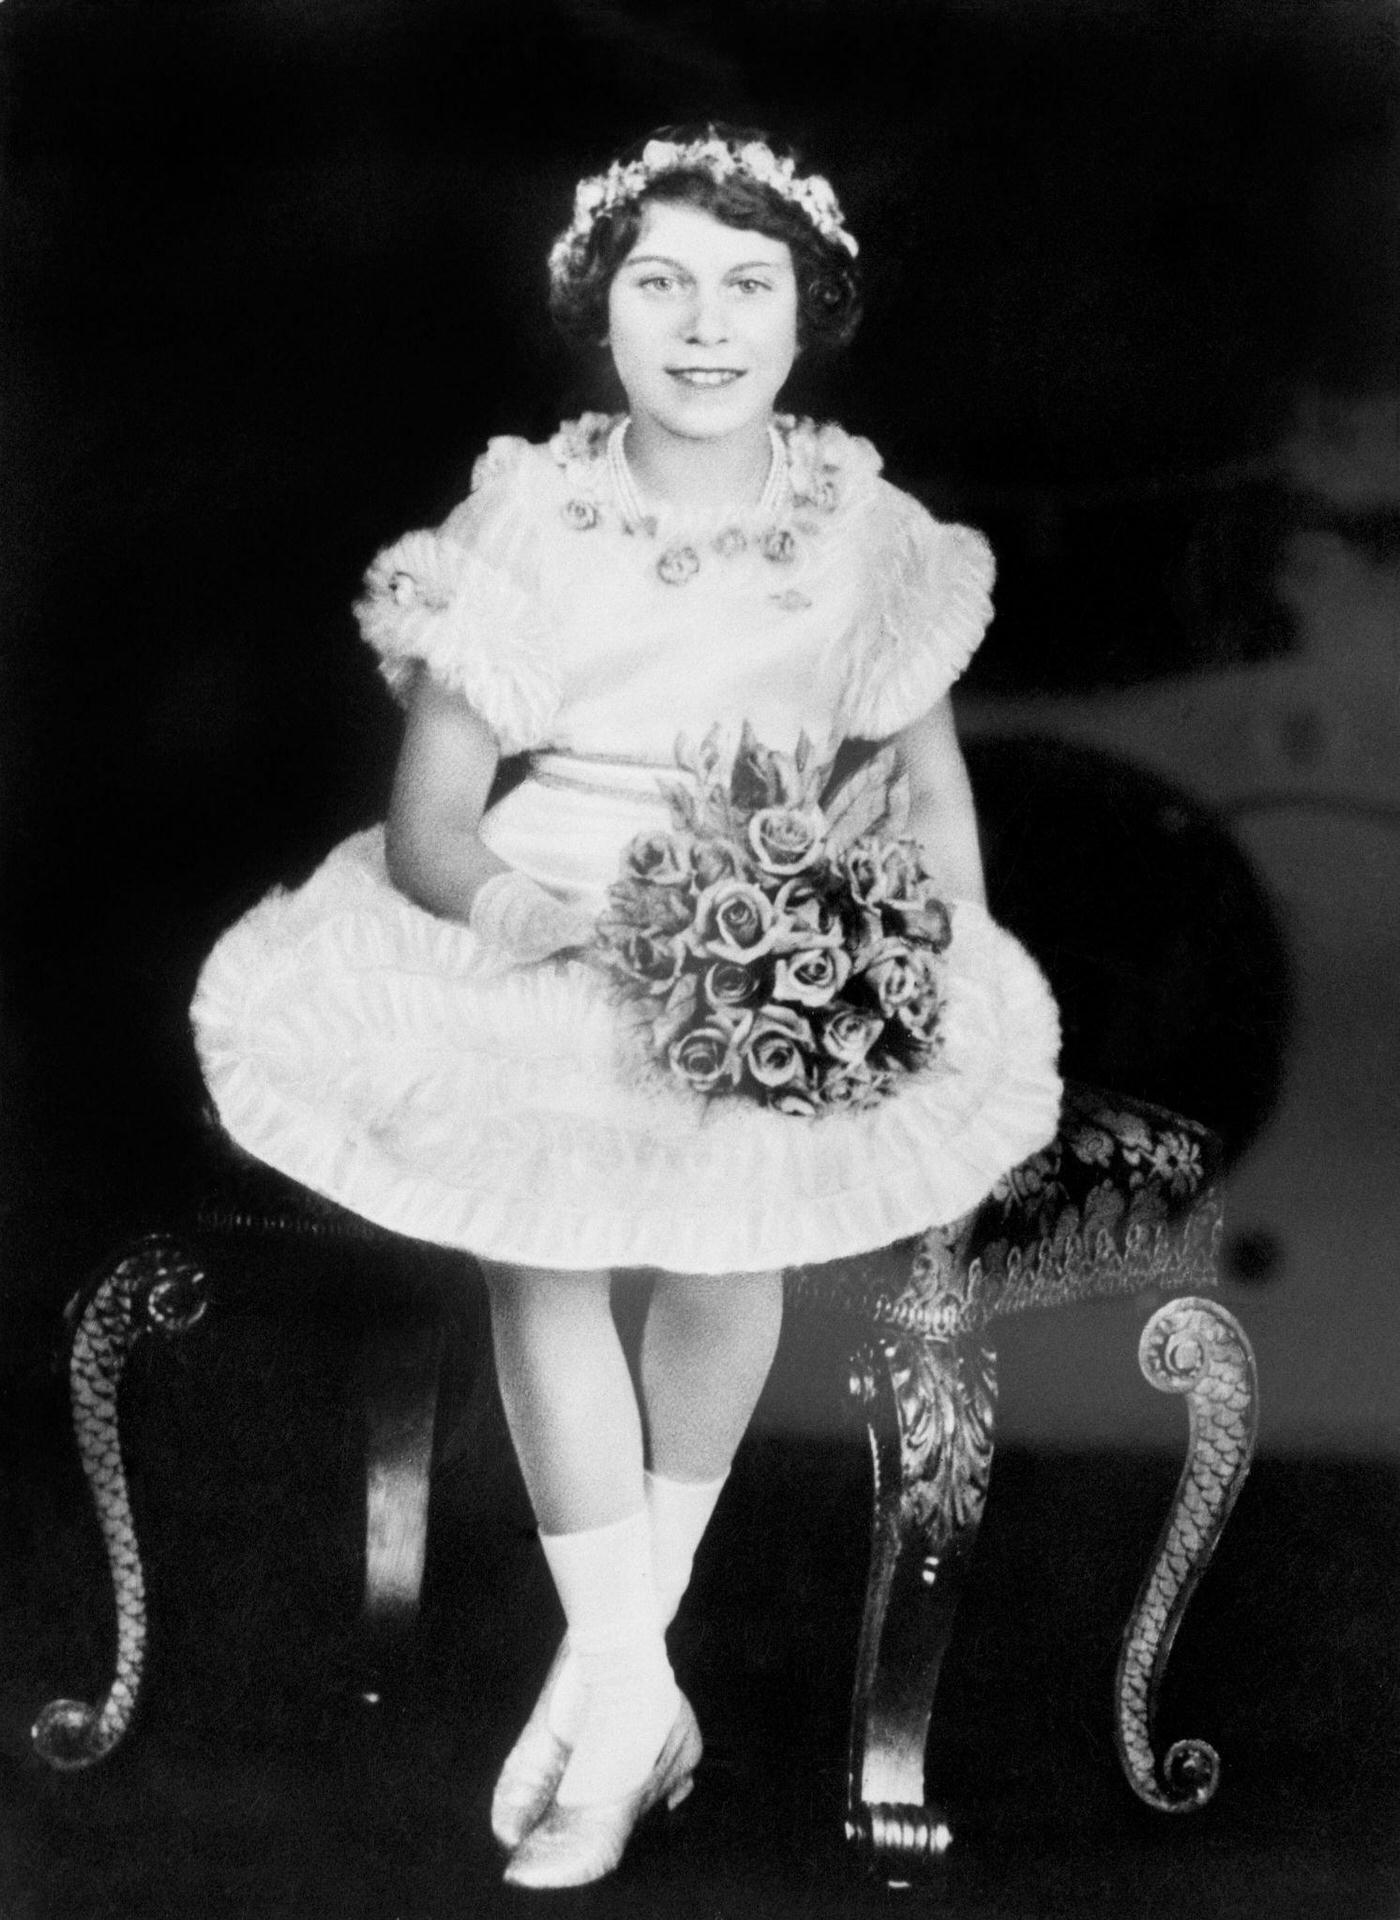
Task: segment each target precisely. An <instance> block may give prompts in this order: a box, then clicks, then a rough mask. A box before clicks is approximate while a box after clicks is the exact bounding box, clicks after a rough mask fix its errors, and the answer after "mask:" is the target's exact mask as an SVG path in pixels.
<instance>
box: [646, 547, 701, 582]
mask: <svg viewBox="0 0 1400 1920" xmlns="http://www.w3.org/2000/svg"><path fill="white" fill-rule="evenodd" d="M699 571H700V556H699V554H698V553H697V552H696V551H695V549H694V547H667V549H666V551H665V553H663V554H662V556H661V558H660V559H659V560H658V561H657V563H656V575H657V578H658V579H659V580H664V581H665V582H666V585H667V586H668V587H683V586H684V585H685V583H686V581H687V580H691V579H693V578H694V577H695V575H696V574H697V573H699Z"/></svg>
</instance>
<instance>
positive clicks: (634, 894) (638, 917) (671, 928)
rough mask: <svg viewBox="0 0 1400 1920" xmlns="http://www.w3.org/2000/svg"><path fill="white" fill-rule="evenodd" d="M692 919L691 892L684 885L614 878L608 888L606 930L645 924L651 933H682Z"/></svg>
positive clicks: (603, 925)
mask: <svg viewBox="0 0 1400 1920" xmlns="http://www.w3.org/2000/svg"><path fill="white" fill-rule="evenodd" d="M690 922H691V902H690V895H689V892H688V890H687V889H686V888H683V887H662V886H652V885H651V884H650V883H649V882H647V881H645V880H615V881H614V882H613V884H612V885H611V886H610V887H609V888H608V911H607V913H606V914H605V915H604V916H603V918H602V920H601V921H600V923H599V924H600V925H601V926H602V927H603V929H604V931H605V932H608V931H611V930H613V929H616V928H619V927H646V928H647V929H649V931H650V932H652V933H682V932H684V930H685V929H686V928H687V927H688V926H689V925H690Z"/></svg>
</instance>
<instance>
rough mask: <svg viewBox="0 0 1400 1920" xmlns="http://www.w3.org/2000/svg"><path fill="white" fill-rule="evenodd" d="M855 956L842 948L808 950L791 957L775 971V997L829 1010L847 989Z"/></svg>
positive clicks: (787, 957) (778, 965) (789, 955)
mask: <svg viewBox="0 0 1400 1920" xmlns="http://www.w3.org/2000/svg"><path fill="white" fill-rule="evenodd" d="M850 971H851V956H850V955H849V954H848V953H846V952H844V951H843V950H842V949H841V948H840V947H808V948H807V949H806V951H805V952H799V953H793V954H787V955H785V956H784V957H783V958H782V959H780V960H779V961H778V963H777V965H776V966H775V968H774V970H773V998H774V999H775V1000H793V1001H796V1003H797V1004H798V1006H801V1007H826V1006H830V1004H831V1002H832V1001H833V1000H834V999H835V998H836V996H837V994H838V993H839V992H840V991H841V989H842V987H844V986H845V984H846V980H847V977H848V975H849V974H850Z"/></svg>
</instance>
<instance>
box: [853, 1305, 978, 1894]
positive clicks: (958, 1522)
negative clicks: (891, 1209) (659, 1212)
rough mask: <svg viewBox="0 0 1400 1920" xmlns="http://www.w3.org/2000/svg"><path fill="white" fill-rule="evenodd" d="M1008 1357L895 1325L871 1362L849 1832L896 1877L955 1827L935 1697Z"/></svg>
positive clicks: (933, 1854)
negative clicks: (933, 1763) (933, 1768)
mask: <svg viewBox="0 0 1400 1920" xmlns="http://www.w3.org/2000/svg"><path fill="white" fill-rule="evenodd" d="M994 1364H995V1363H994V1356H993V1355H992V1354H991V1353H989V1352H987V1351H985V1350H979V1349H977V1348H976V1347H975V1346H973V1345H972V1344H971V1342H969V1341H968V1340H966V1339H964V1338H963V1337H962V1336H960V1335H953V1336H952V1337H950V1338H946V1339H937V1338H931V1337H929V1336H928V1335H922V1334H914V1333H904V1332H899V1333H887V1334H883V1335H881V1336H880V1337H879V1338H878V1340H877V1341H876V1342H875V1343H874V1344H872V1345H870V1346H867V1347H865V1348H864V1349H863V1350H862V1352H861V1354H860V1355H859V1357H858V1360H857V1364H856V1367H855V1370H854V1372H853V1377H852V1387H853V1390H854V1391H855V1392H856V1393H857V1395H858V1397H859V1398H860V1399H861V1400H862V1401H863V1403H864V1406H865V1413H866V1420H867V1424H868V1427H869V1433H870V1443H871V1453H872V1456H873V1464H874V1478H875V1510H874V1523H873V1528H872V1540H871V1555H870V1575H869V1582H868V1585H867V1589H866V1602H865V1617H864V1620H863V1622H862V1625H861V1635H860V1646H859V1650H858V1653H857V1656H856V1680H855V1691H854V1699H853V1702H852V1709H851V1742H850V1756H849V1766H848V1772H847V1817H846V1834H847V1838H848V1839H849V1840H850V1841H851V1842H852V1844H853V1845H854V1846H855V1847H856V1848H857V1849H858V1851H860V1852H861V1853H864V1854H865V1855H866V1856H867V1857H868V1858H869V1859H870V1861H871V1863H872V1864H873V1865H874V1866H875V1867H876V1868H877V1869H878V1870H879V1871H880V1872H882V1873H883V1874H884V1876H885V1877H886V1878H887V1879H888V1880H891V1881H894V1882H900V1881H904V1880H905V1879H907V1878H908V1877H910V1875H911V1873H912V1872H914V1871H915V1870H917V1869H918V1868H921V1867H928V1866H930V1865H932V1864H934V1863H936V1861H937V1860H938V1859H939V1858H940V1856H941V1855H942V1854H943V1853H944V1852H945V1851H946V1849H947V1847H948V1845H949V1842H950V1841H951V1839H952V1835H951V1833H950V1831H949V1828H948V1825H947V1822H946V1821H945V1820H944V1818H943V1816H942V1814H941V1812H940V1811H939V1810H938V1809H937V1808H934V1807H930V1806H928V1805H926V1804H925V1794H924V1750H925V1747H926V1745H927V1741H928V1730H929V1721H930V1718H931V1715H932V1711H933V1698H934V1691H935V1689H936V1687H937V1684H938V1675H939V1670H940V1668H941V1666H942V1664H943V1655H944V1652H945V1650H946V1648H947V1645H948V1640H949V1637H950V1635H951V1632H952V1625H953V1615H954V1611H955V1609H956V1606H957V1599H958V1593H959V1590H960V1588H961V1584H962V1576H963V1573H964V1570H965V1568H966V1565H967V1561H968V1558H969V1556H970V1553H971V1550H972V1546H973V1542H974V1541H975V1539H976V1535H977V1529H978V1526H979V1524H980V1522H981V1518H982V1509H983V1506H984V1504H985V1501H986V1493H987V1480H988V1476H989V1474H990V1472H991V1460H992V1444H993V1440H992V1433H993V1408H994V1400H995V1374H994Z"/></svg>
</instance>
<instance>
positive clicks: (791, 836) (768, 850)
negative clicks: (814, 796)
mask: <svg viewBox="0 0 1400 1920" xmlns="http://www.w3.org/2000/svg"><path fill="white" fill-rule="evenodd" d="M825 832H826V821H825V820H824V819H823V818H822V814H821V809H820V808H819V807H763V808H761V809H760V811H759V812H758V813H756V814H755V815H754V816H753V818H752V820H750V822H749V845H750V846H751V847H752V848H753V850H754V853H755V855H756V856H757V859H758V864H759V865H760V866H761V867H762V868H764V869H765V871H766V872H768V873H782V874H792V873H800V872H801V871H802V869H803V868H804V867H810V866H811V865H812V863H813V861H814V860H815V859H816V858H817V856H818V855H819V854H820V852H821V848H822V835H823V834H824V833H825Z"/></svg>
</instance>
